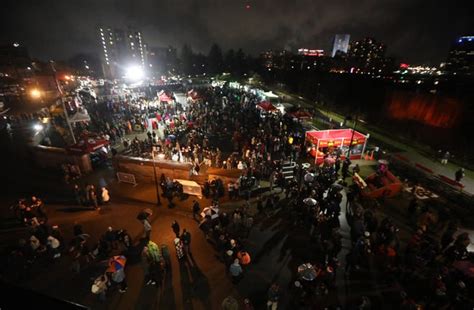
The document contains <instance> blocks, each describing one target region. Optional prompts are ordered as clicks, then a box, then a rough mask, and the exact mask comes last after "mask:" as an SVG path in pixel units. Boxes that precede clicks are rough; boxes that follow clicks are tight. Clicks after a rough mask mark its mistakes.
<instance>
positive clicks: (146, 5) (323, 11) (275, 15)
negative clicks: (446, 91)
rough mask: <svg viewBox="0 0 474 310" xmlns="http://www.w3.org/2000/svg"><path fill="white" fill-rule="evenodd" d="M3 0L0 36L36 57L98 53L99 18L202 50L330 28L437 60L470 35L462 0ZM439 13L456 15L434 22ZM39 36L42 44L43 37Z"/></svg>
mask: <svg viewBox="0 0 474 310" xmlns="http://www.w3.org/2000/svg"><path fill="white" fill-rule="evenodd" d="M4 8H5V11H8V12H10V13H9V17H7V18H5V19H4V20H3V21H2V22H3V23H4V25H3V26H4V29H7V30H8V31H5V32H2V34H1V36H0V41H1V42H2V43H10V42H13V41H18V42H20V43H22V44H23V45H26V46H28V47H29V49H30V52H31V54H32V55H33V56H34V57H38V58H41V59H50V58H53V59H66V58H68V57H71V56H73V55H74V54H75V53H78V52H86V53H95V54H99V53H100V46H98V45H97V40H96V38H97V36H96V29H97V27H98V26H99V25H100V24H104V25H110V26H111V27H119V28H120V27H127V26H129V25H130V26H132V27H133V28H136V29H140V30H141V31H142V32H143V36H144V37H145V38H146V41H147V43H149V45H150V46H168V45H172V46H175V47H177V48H181V47H182V46H183V44H185V43H187V44H189V45H191V46H192V47H193V49H195V50H196V51H198V52H203V53H207V51H208V50H209V47H210V45H211V44H212V43H214V42H216V43H218V44H219V45H221V46H222V48H223V49H229V48H234V49H237V48H239V47H241V48H243V49H244V50H245V51H247V52H249V53H251V54H253V55H256V54H258V53H259V52H261V51H264V50H267V49H285V48H286V49H291V50H297V49H298V48H299V47H301V46H309V47H315V48H320V49H324V50H325V51H328V52H329V51H330V50H331V48H332V44H333V38H334V35H335V34H338V33H347V34H350V35H351V39H362V38H364V37H374V38H376V39H377V40H378V41H381V42H384V43H385V44H386V45H387V55H388V56H395V57H397V58H398V59H400V60H401V61H407V62H410V63H431V64H439V63H440V62H443V61H445V60H446V55H447V53H448V52H449V50H450V47H451V44H452V43H453V42H454V40H455V39H456V38H457V37H459V36H462V35H470V33H469V31H470V30H471V29H473V27H472V26H473V25H472V24H473V22H472V20H471V19H470V18H469V14H468V10H463V9H461V8H462V5H461V6H459V5H457V6H456V7H455V6H454V5H453V4H450V3H444V4H441V5H439V4H434V3H433V4H431V3H429V4H424V3H422V1H414V2H413V1H410V2H406V1H398V2H397V3H393V4H392V5H382V4H378V3H377V2H375V1H366V2H364V3H363V4H360V5H359V4H358V5H357V7H352V5H351V4H350V3H340V4H327V3H324V2H318V1H299V2H297V3H294V4H290V3H285V2H283V1H276V2H275V1H271V2H270V1H254V2H248V1H247V2H245V1H238V2H233V3H224V2H222V3H216V2H215V1H200V2H196V1H190V2H186V3H184V2H181V1H178V2H176V1H174V2H173V1H160V3H154V2H149V1H138V2H133V3H132V2H130V1H115V2H110V1H102V2H100V3H95V2H90V1H83V2H81V3H80V4H75V3H59V2H57V3H54V2H51V3H50V4H49V5H43V4H38V3H35V2H33V1H24V2H22V3H15V2H13V1H10V2H7V3H5V4H4ZM413 12H415V14H413ZM408 13H411V14H408ZM446 16H455V18H452V19H453V22H450V23H440V22H439V21H440V20H443V19H445V18H446ZM45 17H46V18H45ZM64 29H67V30H68V31H64ZM45 40H46V41H48V43H49V44H44V42H45ZM414 47H416V48H414Z"/></svg>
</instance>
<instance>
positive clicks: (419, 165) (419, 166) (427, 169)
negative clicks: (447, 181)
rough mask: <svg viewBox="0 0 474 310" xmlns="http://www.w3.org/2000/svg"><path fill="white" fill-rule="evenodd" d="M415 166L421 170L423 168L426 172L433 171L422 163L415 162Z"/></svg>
mask: <svg viewBox="0 0 474 310" xmlns="http://www.w3.org/2000/svg"><path fill="white" fill-rule="evenodd" d="M415 166H416V167H417V168H418V169H421V170H423V171H425V172H428V173H431V174H433V173H434V171H433V170H431V169H430V168H428V167H425V166H423V165H422V164H419V163H415Z"/></svg>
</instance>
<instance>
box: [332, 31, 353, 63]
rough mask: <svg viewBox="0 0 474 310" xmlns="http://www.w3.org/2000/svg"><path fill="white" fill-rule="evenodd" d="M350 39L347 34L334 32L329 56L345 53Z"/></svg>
mask: <svg viewBox="0 0 474 310" xmlns="http://www.w3.org/2000/svg"><path fill="white" fill-rule="evenodd" d="M350 39H351V36H350V35H349V34H336V36H335V37H334V43H333V47H332V53H331V57H334V56H336V54H337V53H344V54H347V51H348V50H349V41H350Z"/></svg>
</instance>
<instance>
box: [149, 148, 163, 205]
mask: <svg viewBox="0 0 474 310" xmlns="http://www.w3.org/2000/svg"><path fill="white" fill-rule="evenodd" d="M151 158H152V160H153V176H154V179H155V190H156V205H157V206H161V199H160V188H159V186H158V177H157V176H156V165H155V147H152V149H151Z"/></svg>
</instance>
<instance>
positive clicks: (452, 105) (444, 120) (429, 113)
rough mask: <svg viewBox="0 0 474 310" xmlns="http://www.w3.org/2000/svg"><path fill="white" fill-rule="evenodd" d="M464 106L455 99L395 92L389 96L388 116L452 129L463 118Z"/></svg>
mask: <svg viewBox="0 0 474 310" xmlns="http://www.w3.org/2000/svg"><path fill="white" fill-rule="evenodd" d="M461 113H462V104H461V103H460V102H459V101H457V100H456V99H454V98H449V97H444V96H439V95H433V94H417V93H411V92H402V91H395V92H393V93H392V94H391V95H389V96H388V116H389V117H390V118H392V119H398V120H413V121H418V122H420V123H422V124H425V125H429V126H433V127H440V128H452V127H454V126H455V125H456V123H457V122H458V120H459V119H460V117H461Z"/></svg>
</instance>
